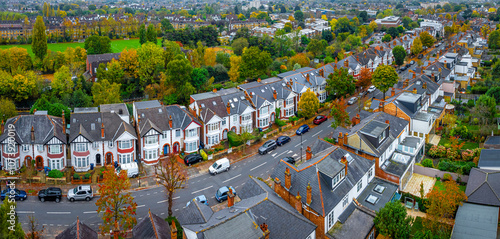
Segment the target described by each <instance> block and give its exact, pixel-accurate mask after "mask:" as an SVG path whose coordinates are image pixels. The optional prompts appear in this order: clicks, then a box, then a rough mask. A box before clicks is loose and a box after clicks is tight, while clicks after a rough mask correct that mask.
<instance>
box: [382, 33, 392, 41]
mask: <svg viewBox="0 0 500 239" xmlns="http://www.w3.org/2000/svg"><path fill="white" fill-rule="evenodd" d="M391 40H392V37H391V35H389V34H386V35H384V36H383V37H382V42H390V41H391Z"/></svg>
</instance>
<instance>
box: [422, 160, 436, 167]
mask: <svg viewBox="0 0 500 239" xmlns="http://www.w3.org/2000/svg"><path fill="white" fill-rule="evenodd" d="M422 166H424V167H428V168H434V163H433V162H432V159H430V158H426V159H424V160H423V161H422Z"/></svg>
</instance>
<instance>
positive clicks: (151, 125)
mask: <svg viewBox="0 0 500 239" xmlns="http://www.w3.org/2000/svg"><path fill="white" fill-rule="evenodd" d="M137 114H138V116H139V117H140V122H139V123H138V127H139V133H140V134H141V136H144V135H145V134H147V133H148V132H149V131H150V130H151V129H154V130H156V131H158V133H162V132H163V131H167V130H170V129H185V128H186V127H188V126H189V124H191V123H192V122H196V124H199V122H198V121H197V120H196V119H195V118H194V116H193V115H192V114H190V113H189V112H187V111H186V110H185V109H183V108H181V106H179V105H169V106H160V107H155V108H147V109H139V110H137ZM170 118H172V127H170V124H169V120H170Z"/></svg>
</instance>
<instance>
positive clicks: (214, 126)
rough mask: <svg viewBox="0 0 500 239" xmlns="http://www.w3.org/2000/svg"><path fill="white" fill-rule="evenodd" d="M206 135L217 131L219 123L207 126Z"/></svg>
mask: <svg viewBox="0 0 500 239" xmlns="http://www.w3.org/2000/svg"><path fill="white" fill-rule="evenodd" d="M207 129H208V133H210V132H214V131H219V123H213V124H208V125H207Z"/></svg>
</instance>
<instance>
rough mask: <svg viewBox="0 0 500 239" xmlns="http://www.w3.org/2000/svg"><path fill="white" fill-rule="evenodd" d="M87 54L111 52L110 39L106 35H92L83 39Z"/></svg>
mask: <svg viewBox="0 0 500 239" xmlns="http://www.w3.org/2000/svg"><path fill="white" fill-rule="evenodd" d="M85 50H87V54H88V55H94V54H104V53H111V52H112V51H111V40H110V39H109V37H107V36H97V35H93V36H90V37H88V38H87V39H85Z"/></svg>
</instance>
